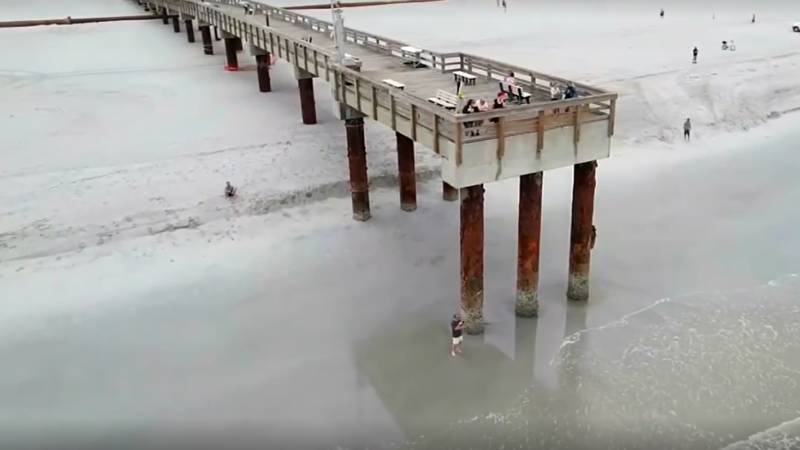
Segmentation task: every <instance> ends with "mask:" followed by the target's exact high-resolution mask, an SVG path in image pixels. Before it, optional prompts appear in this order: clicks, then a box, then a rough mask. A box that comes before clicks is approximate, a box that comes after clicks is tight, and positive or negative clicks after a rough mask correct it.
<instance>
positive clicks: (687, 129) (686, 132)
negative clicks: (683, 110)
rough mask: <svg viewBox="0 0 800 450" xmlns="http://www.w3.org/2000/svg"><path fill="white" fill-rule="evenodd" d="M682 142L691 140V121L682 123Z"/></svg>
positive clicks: (687, 120)
mask: <svg viewBox="0 0 800 450" xmlns="http://www.w3.org/2000/svg"><path fill="white" fill-rule="evenodd" d="M683 140H684V141H691V140H692V121H691V120H689V119H686V122H683Z"/></svg>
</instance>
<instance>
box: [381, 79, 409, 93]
mask: <svg viewBox="0 0 800 450" xmlns="http://www.w3.org/2000/svg"><path fill="white" fill-rule="evenodd" d="M383 82H384V83H385V84H388V85H389V86H391V87H393V88H396V89H400V90H401V91H402V90H404V89H405V88H406V85H405V84H403V83H400V82H399V81H394V80H389V79H386V80H383Z"/></svg>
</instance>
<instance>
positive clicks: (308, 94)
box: [295, 68, 317, 125]
mask: <svg viewBox="0 0 800 450" xmlns="http://www.w3.org/2000/svg"><path fill="white" fill-rule="evenodd" d="M295 77H296V78H297V87H298V88H299V90H300V112H301V113H302V115H303V123H304V124H306V125H314V124H315V123H317V104H316V101H315V100H314V78H313V77H312V76H311V74H310V73H308V72H306V71H305V70H302V69H299V68H298V69H295Z"/></svg>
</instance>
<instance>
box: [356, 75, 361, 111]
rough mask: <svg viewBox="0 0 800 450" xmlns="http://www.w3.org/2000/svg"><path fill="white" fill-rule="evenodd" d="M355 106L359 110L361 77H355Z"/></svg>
mask: <svg viewBox="0 0 800 450" xmlns="http://www.w3.org/2000/svg"><path fill="white" fill-rule="evenodd" d="M356 108H358V110H359V111H361V78H356Z"/></svg>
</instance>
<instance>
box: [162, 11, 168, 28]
mask: <svg viewBox="0 0 800 450" xmlns="http://www.w3.org/2000/svg"><path fill="white" fill-rule="evenodd" d="M161 14H162V15H163V16H164V17H163V18H162V19H161V23H163V24H164V25H169V17H167V14H169V10H168V9H167V8H164V9H162V10H161Z"/></svg>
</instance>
